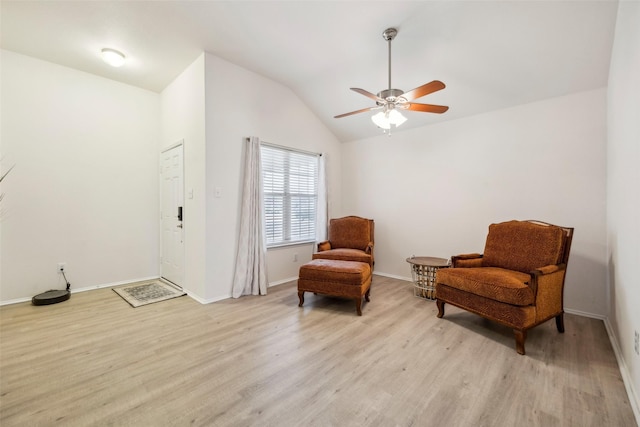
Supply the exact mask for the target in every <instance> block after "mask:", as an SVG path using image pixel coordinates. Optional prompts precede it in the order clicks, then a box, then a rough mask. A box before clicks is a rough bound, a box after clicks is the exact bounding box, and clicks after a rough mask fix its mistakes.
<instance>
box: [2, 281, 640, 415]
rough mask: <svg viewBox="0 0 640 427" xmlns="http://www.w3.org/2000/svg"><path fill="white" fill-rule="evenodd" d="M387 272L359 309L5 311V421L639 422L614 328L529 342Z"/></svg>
mask: <svg viewBox="0 0 640 427" xmlns="http://www.w3.org/2000/svg"><path fill="white" fill-rule="evenodd" d="M436 313H437V309H436V306H435V304H434V302H432V301H428V300H424V299H421V298H417V297H414V296H413V287H412V284H411V283H410V282H405V281H401V280H394V279H389V278H385V277H381V276H374V280H373V285H372V288H371V302H370V303H364V305H363V316H362V317H358V316H357V315H356V313H355V305H354V303H353V301H350V300H342V299H337V298H331V297H325V296H320V295H313V294H307V295H306V296H305V306H304V307H302V308H299V307H298V297H297V293H296V286H295V282H292V283H289V284H284V285H280V286H277V287H274V288H270V289H269V295H266V296H251V297H243V298H240V299H238V300H225V301H221V302H217V303H214V304H209V305H201V304H199V303H197V302H196V301H194V300H192V299H190V298H189V297H181V298H176V299H173V300H169V301H164V302H161V303H157V304H151V305H148V306H144V307H139V308H132V307H130V306H129V304H127V303H126V302H125V301H124V300H122V299H121V298H120V297H119V296H118V295H116V294H115V292H113V291H112V290H110V289H101V290H95V291H90V292H84V293H78V294H73V295H72V296H71V299H70V300H69V301H66V302H63V303H60V304H56V305H51V306H40V307H35V306H32V305H30V304H29V303H23V304H15V305H11V306H4V307H1V308H0V322H1V323H0V425H2V427H9V426H49V425H61V426H83V427H84V426H187V425H189V426H234V427H235V426H439V427H441V426H474V427H475V426H544V427H549V426H581V427H582V426H594V427H595V426H597V427H601V426H635V425H636V421H635V419H634V415H633V412H632V409H631V406H630V404H629V401H628V398H627V395H626V392H625V389H624V385H623V383H622V378H621V376H620V371H619V368H618V366H617V363H616V359H615V355H614V353H613V350H612V348H611V344H610V342H609V339H608V337H607V334H606V331H605V328H604V324H603V322H602V321H599V320H595V319H589V318H584V317H579V316H574V315H565V327H566V333H564V334H559V333H558V332H557V331H556V329H555V323H554V322H553V321H550V322H547V323H545V324H543V325H541V326H539V327H537V328H535V329H533V330H531V331H530V332H529V334H528V338H527V342H526V351H527V355H526V356H519V355H518V354H517V353H516V351H515V349H514V339H513V336H512V333H511V331H510V330H509V329H507V328H504V327H502V326H500V325H497V324H494V323H491V322H488V321H485V320H483V319H481V318H480V317H478V316H475V315H472V314H470V313H467V312H464V311H462V310H459V309H457V308H455V307H452V306H449V305H447V306H446V314H445V317H444V319H438V318H436Z"/></svg>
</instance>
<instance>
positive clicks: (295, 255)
mask: <svg viewBox="0 0 640 427" xmlns="http://www.w3.org/2000/svg"><path fill="white" fill-rule="evenodd" d="M293 262H298V254H293Z"/></svg>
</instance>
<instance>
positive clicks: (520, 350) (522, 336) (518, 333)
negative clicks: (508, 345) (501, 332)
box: [513, 329, 527, 354]
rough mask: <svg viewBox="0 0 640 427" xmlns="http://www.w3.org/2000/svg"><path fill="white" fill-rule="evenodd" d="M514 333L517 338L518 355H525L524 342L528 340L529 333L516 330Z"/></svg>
mask: <svg viewBox="0 0 640 427" xmlns="http://www.w3.org/2000/svg"><path fill="white" fill-rule="evenodd" d="M513 333H514V335H515V336H516V351H517V352H518V354H524V340H526V339H527V331H521V330H519V329H514V330H513Z"/></svg>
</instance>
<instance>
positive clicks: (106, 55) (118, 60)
mask: <svg viewBox="0 0 640 427" xmlns="http://www.w3.org/2000/svg"><path fill="white" fill-rule="evenodd" d="M102 60H103V61H104V62H106V63H107V64H109V65H111V66H112V67H121V66H122V65H123V64H124V60H125V56H124V53H122V52H119V51H117V50H115V49H109V48H104V49H102Z"/></svg>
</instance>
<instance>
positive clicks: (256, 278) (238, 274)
mask: <svg viewBox="0 0 640 427" xmlns="http://www.w3.org/2000/svg"><path fill="white" fill-rule="evenodd" d="M262 199H263V197H262V165H261V159H260V139H258V138H257V137H251V138H248V139H247V143H246V147H245V156H244V184H243V190H242V210H241V212H240V236H239V238H238V254H237V255H236V270H235V274H234V278H233V290H232V296H233V297H234V298H238V297H240V296H241V295H266V293H267V269H266V257H267V249H266V246H265V237H264V226H263V224H264V221H263V215H264V213H263V208H262V206H263V200H262Z"/></svg>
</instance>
